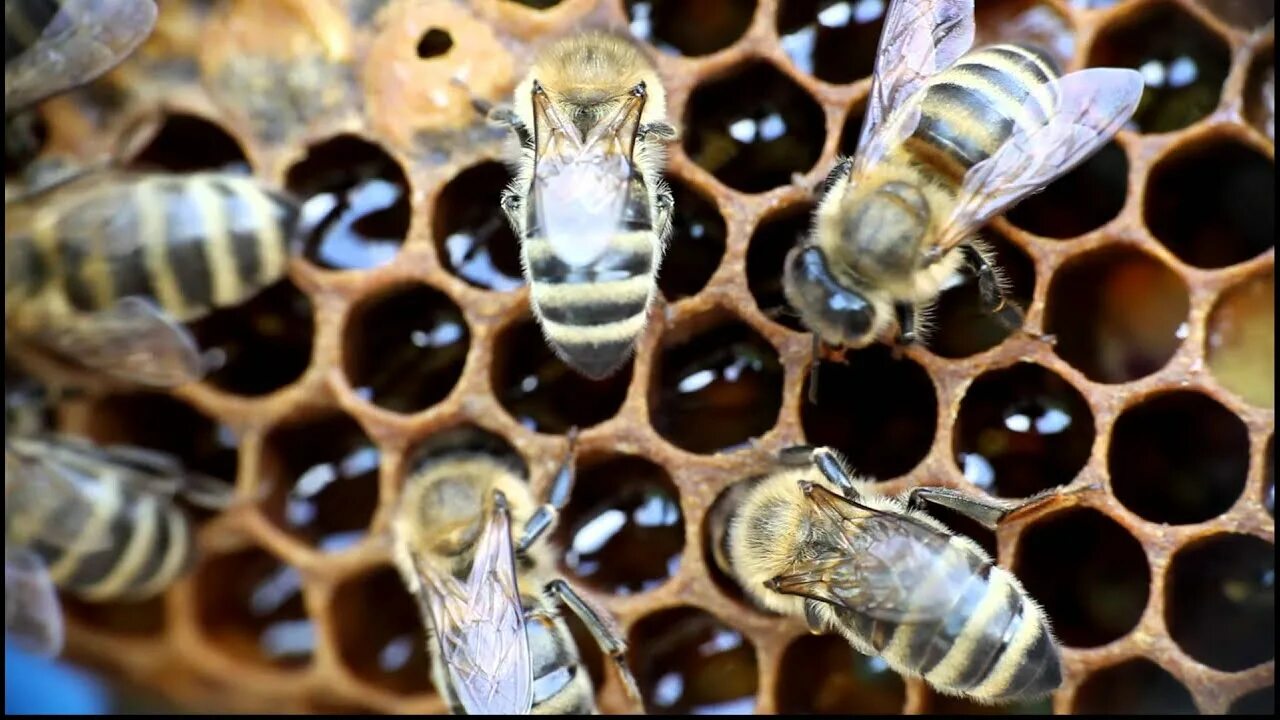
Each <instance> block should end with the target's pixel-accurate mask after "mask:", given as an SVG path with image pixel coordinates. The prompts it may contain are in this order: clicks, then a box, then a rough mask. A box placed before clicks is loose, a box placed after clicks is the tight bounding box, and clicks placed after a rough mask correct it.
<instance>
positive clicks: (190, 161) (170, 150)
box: [129, 113, 249, 173]
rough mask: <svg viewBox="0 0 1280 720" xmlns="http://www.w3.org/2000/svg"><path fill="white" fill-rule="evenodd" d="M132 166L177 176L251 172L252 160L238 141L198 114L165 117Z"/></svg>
mask: <svg viewBox="0 0 1280 720" xmlns="http://www.w3.org/2000/svg"><path fill="white" fill-rule="evenodd" d="M129 164H130V165H132V166H133V167H135V168H137V169H139V170H149V171H157V170H161V171H169V172H175V173H181V172H194V171H198V170H226V171H232V172H237V173H248V172H249V161H248V159H247V158H246V157H245V154H244V149H243V148H241V147H240V143H238V142H236V140H235V138H233V137H231V135H230V134H229V133H228V132H227V131H226V130H223V129H222V128H221V127H218V126H217V125H215V124H214V123H212V122H210V121H209V120H206V119H204V118H201V117H196V116H195V115H184V114H178V113H175V114H171V115H166V116H165V118H164V122H163V123H162V124H161V125H160V128H159V130H158V131H157V132H156V133H155V134H154V135H153V136H151V138H150V140H149V141H148V143H147V144H146V146H145V147H143V148H142V150H141V151H140V152H139V153H138V154H137V155H136V156H134V157H133V158H132V159H131V160H130V162H129Z"/></svg>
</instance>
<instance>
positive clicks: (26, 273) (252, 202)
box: [5, 164, 300, 387]
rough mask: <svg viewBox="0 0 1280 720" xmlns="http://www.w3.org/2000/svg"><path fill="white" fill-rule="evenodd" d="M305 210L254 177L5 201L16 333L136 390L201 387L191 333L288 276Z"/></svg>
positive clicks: (119, 178) (70, 181) (11, 324)
mask: <svg viewBox="0 0 1280 720" xmlns="http://www.w3.org/2000/svg"><path fill="white" fill-rule="evenodd" d="M299 206H300V204H299V203H298V202H297V201H296V200H295V199H294V198H291V197H289V196H287V195H285V194H284V193H281V192H278V191H275V190H272V189H269V188H267V187H266V186H264V185H263V184H262V183H260V182H259V181H257V180H255V179H253V178H252V177H248V176H242V175H239V174H235V173H229V172H228V173H222V172H199V173H191V174H183V175H175V174H167V173H137V172H127V171H124V170H122V169H121V168H119V167H116V166H114V165H102V164H99V165H98V166H96V167H94V168H91V169H88V170H84V171H79V170H73V171H71V172H69V173H66V174H64V175H63V176H62V177H60V178H59V179H57V180H54V181H51V182H49V183H48V184H46V185H45V186H44V187H38V188H36V189H34V190H33V191H31V192H29V193H27V194H25V195H22V196H20V197H19V198H17V199H15V200H13V201H10V200H9V199H8V198H6V202H5V211H6V212H5V329H6V333H13V334H14V335H15V336H18V337H20V338H23V339H26V340H30V341H31V342H33V343H34V344H36V345H38V346H41V347H42V348H45V349H48V350H51V351H53V352H54V353H56V354H58V355H61V356H63V357H64V358H66V359H69V360H72V361H75V362H78V363H80V364H81V365H84V366H86V367H89V368H92V369H95V370H99V371H101V372H104V373H105V374H108V375H111V376H114V377H116V378H118V379H122V380H125V381H131V382H137V383H142V384H146V385H153V386H160V387H171V386H176V385H181V384H183V383H186V382H190V381H193V380H197V379H199V378H200V377H201V376H203V374H204V372H205V371H206V370H207V369H208V367H209V363H210V361H211V359H212V356H208V355H203V354H202V353H201V351H200V350H199V348H198V347H197V343H196V341H195V339H194V337H193V335H192V334H191V331H190V330H189V329H187V328H186V327H185V326H183V325H182V324H181V323H185V322H189V321H192V320H197V319H200V318H202V317H204V316H205V315H207V314H209V313H210V312H212V311H213V310H215V309H219V308H224V307H228V306H232V305H236V304H239V303H241V302H243V301H245V300H247V299H249V298H250V297H251V296H253V295H254V294H256V293H257V292H258V291H259V290H261V289H263V288H264V287H266V286H267V285H269V284H271V283H274V282H276V281H277V280H279V279H281V278H282V277H284V274H285V272H286V264H287V256H288V252H289V243H290V242H291V240H292V237H293V234H294V231H295V228H296V224H297V220H298V216H299Z"/></svg>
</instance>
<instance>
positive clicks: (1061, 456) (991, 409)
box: [953, 362, 1095, 497]
mask: <svg viewBox="0 0 1280 720" xmlns="http://www.w3.org/2000/svg"><path fill="white" fill-rule="evenodd" d="M1094 435H1095V432H1094V425H1093V413H1091V412H1090V411H1089V403H1088V402H1087V401H1086V400H1085V399H1084V397H1083V396H1081V395H1080V391H1079V390H1076V389H1075V388H1074V387H1072V386H1071V384H1070V383H1068V382H1067V381H1065V380H1063V379H1062V378H1060V377H1058V376H1057V375H1055V374H1054V373H1053V372H1052V371H1051V370H1047V369H1045V368H1044V367H1041V366H1040V365H1036V364H1033V363H1029V362H1020V363H1018V364H1016V365H1013V366H1011V367H1007V368H1003V369H1001V370H994V371H990V372H987V373H986V374H985V375H982V376H980V377H979V378H978V379H977V380H975V381H974V383H973V384H972V385H970V386H969V389H968V390H967V391H966V392H965V396H964V400H963V401H961V403H960V414H959V417H958V418H957V420H956V428H955V436H954V440H953V449H954V451H955V457H956V464H957V465H959V466H960V468H961V469H962V470H963V471H964V476H965V479H967V480H968V481H969V482H971V483H973V484H974V485H977V486H978V487H980V488H982V489H983V490H986V491H987V492H990V493H992V494H993V495H999V496H1000V497H1028V496H1030V495H1033V494H1035V493H1037V492H1039V491H1041V490H1045V489H1047V488H1051V487H1056V486H1059V485H1066V484H1067V483H1069V482H1071V481H1072V479H1074V478H1075V476H1076V473H1078V472H1080V468H1082V467H1084V464H1085V462H1086V461H1087V460H1088V459H1089V451H1090V449H1092V447H1093V439H1094Z"/></svg>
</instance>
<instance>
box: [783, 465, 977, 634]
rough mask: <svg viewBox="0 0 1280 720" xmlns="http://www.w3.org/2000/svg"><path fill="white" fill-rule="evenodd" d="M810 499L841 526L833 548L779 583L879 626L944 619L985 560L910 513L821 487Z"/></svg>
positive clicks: (786, 589) (811, 491) (814, 487)
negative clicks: (864, 502)
mask: <svg viewBox="0 0 1280 720" xmlns="http://www.w3.org/2000/svg"><path fill="white" fill-rule="evenodd" d="M806 492H807V493H808V495H809V500H810V501H811V502H813V503H814V505H815V506H816V507H817V509H818V510H819V512H821V513H823V514H824V515H825V516H826V518H827V519H828V520H830V521H831V522H832V523H834V525H835V526H836V527H837V528H838V532H837V533H836V537H835V539H834V541H833V542H832V543H831V545H830V546H829V548H828V549H827V550H826V551H824V552H822V553H821V554H819V555H818V556H817V557H815V558H813V559H811V560H806V561H804V562H800V563H796V565H795V566H794V567H793V568H792V572H791V573H788V574H787V575H783V576H780V577H778V578H775V579H774V580H773V588H774V589H775V590H777V591H778V592H782V593H787V594H792V595H802V596H805V597H810V598H813V599H815V600H821V601H823V602H827V603H831V604H833V605H836V606H838V607H841V608H844V609H846V610H849V611H852V612H856V613H859V614H861V615H865V616H867V617H870V618H872V619H874V620H882V621H889V622H895V623H915V622H925V621H931V620H938V619H940V618H942V617H943V616H944V615H945V614H946V612H947V610H949V609H950V608H951V606H952V605H953V604H954V603H955V599H956V592H957V591H958V590H959V589H962V588H963V587H964V585H965V584H966V583H967V582H968V581H969V579H970V578H971V577H972V576H973V574H974V573H976V572H978V571H979V570H980V563H981V562H982V560H981V558H979V557H978V556H976V555H974V554H973V553H970V552H967V551H965V550H963V549H961V548H960V547H958V546H956V545H955V544H953V543H951V542H950V540H949V538H948V536H947V535H945V534H943V533H940V532H938V531H937V530H935V529H934V528H932V527H930V526H928V525H926V524H924V523H922V522H919V521H918V520H915V519H914V518H911V517H909V516H906V515H898V514H894V513H887V512H883V511H880V510H875V509H873V508H870V507H867V506H865V505H861V504H859V503H857V502H854V501H850V500H848V499H846V498H844V497H842V496H840V495H837V494H835V493H832V492H831V491H829V490H827V489H826V488H824V487H822V486H820V485H810V486H808V487H807V488H806Z"/></svg>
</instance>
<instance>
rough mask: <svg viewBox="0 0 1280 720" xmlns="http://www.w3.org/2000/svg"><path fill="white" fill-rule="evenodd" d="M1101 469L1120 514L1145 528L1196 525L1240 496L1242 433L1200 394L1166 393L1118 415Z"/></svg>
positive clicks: (1244, 461)
mask: <svg viewBox="0 0 1280 720" xmlns="http://www.w3.org/2000/svg"><path fill="white" fill-rule="evenodd" d="M1107 462H1108V465H1109V469H1110V474H1111V490H1112V492H1113V493H1114V494H1115V496H1116V499H1117V500H1119V501H1120V502H1121V503H1124V506H1125V507H1127V508H1129V509H1130V510H1132V511H1133V512H1135V513H1137V514H1138V515H1141V516H1142V517H1144V518H1146V519H1147V520H1151V521H1152V522H1159V523H1171V524H1175V525H1177V524H1185V523H1196V522H1203V521H1205V520H1209V519H1210V518H1214V517H1217V516H1218V515H1220V514H1222V513H1223V512H1225V511H1226V510H1227V509H1228V508H1230V507H1231V506H1232V505H1233V504H1235V501H1236V498H1238V497H1240V493H1241V492H1243V491H1244V484H1245V477H1246V475H1247V474H1248V472H1249V433H1248V430H1247V429H1246V428H1245V426H1244V423H1243V422H1241V421H1240V418H1238V417H1236V415H1235V414H1234V413H1232V412H1231V411H1230V410H1227V409H1226V408H1224V407H1222V406H1221V405H1219V404H1218V403H1217V402H1215V401H1214V400H1212V399H1211V398H1209V397H1208V396H1207V395H1201V394H1200V393H1198V392H1187V391H1179V392H1172V393H1168V394H1165V395H1160V396H1157V397H1155V398H1152V399H1149V400H1147V401H1145V402H1143V403H1142V404H1140V405H1137V406H1135V407H1131V408H1129V409H1128V410H1125V412H1124V414H1123V415H1121V416H1120V418H1119V419H1118V420H1117V421H1116V425H1115V429H1114V430H1112V434H1111V446H1110V450H1109V454H1108V457H1107Z"/></svg>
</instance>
